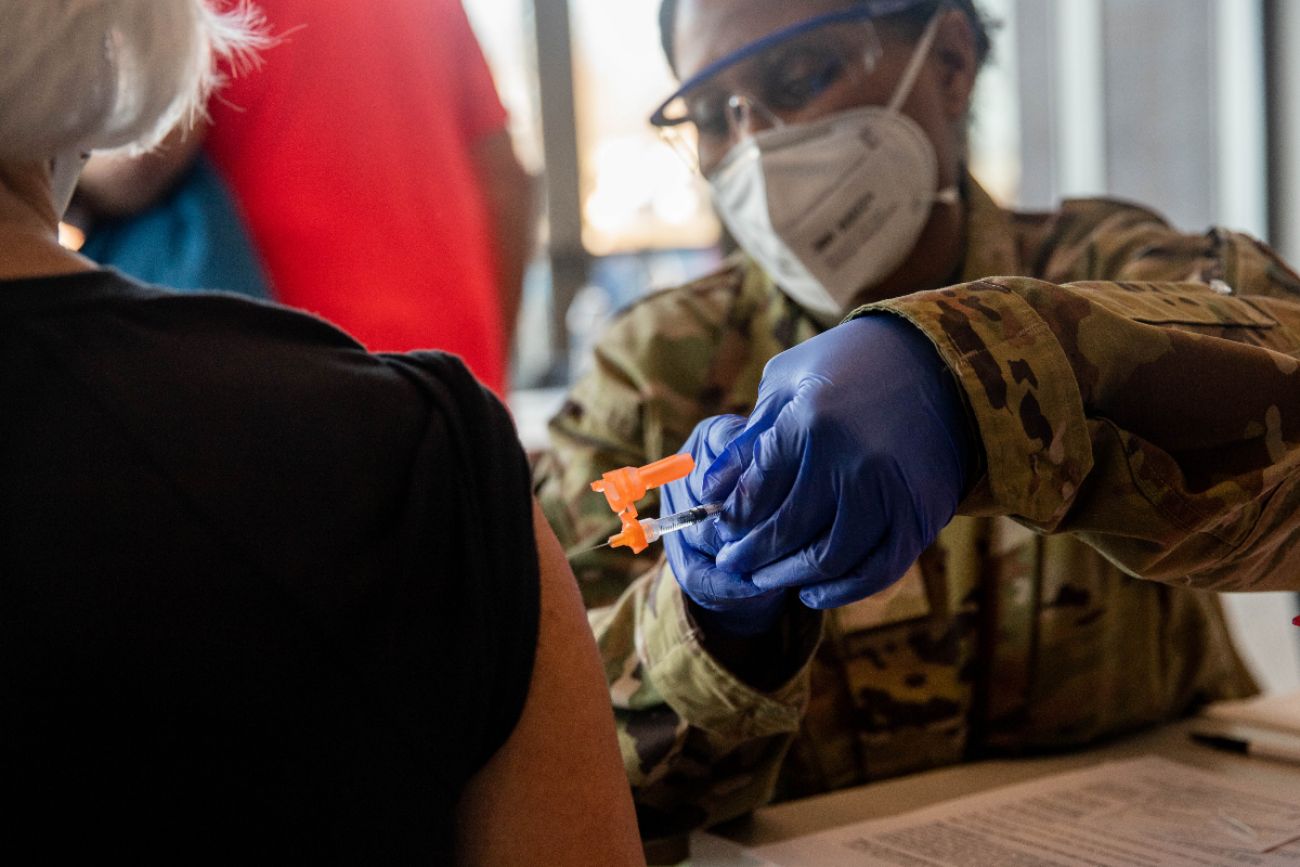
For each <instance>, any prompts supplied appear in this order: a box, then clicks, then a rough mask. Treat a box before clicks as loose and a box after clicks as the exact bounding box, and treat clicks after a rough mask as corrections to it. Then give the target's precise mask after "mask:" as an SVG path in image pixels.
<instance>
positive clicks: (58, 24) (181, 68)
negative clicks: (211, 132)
mask: <svg viewBox="0 0 1300 867" xmlns="http://www.w3.org/2000/svg"><path fill="white" fill-rule="evenodd" d="M0 22H2V23H0V159H17V160H36V159H48V158H50V157H52V156H54V155H55V154H58V153H63V152H66V151H69V150H81V151H90V150H98V149H109V148H120V147H125V146H132V149H133V150H145V149H148V148H150V147H152V146H153V145H155V144H157V143H158V141H159V140H161V139H162V137H163V136H165V135H166V134H167V133H168V132H169V131H170V130H171V129H172V128H173V127H174V126H175V125H176V124H177V123H178V122H179V121H181V120H182V119H184V120H186V121H189V122H192V121H193V120H194V117H195V116H196V115H197V114H200V113H202V112H203V110H204V105H205V103H206V101H207V97H208V94H209V93H210V92H211V90H212V89H213V87H215V86H216V85H217V84H218V83H219V76H218V73H217V68H216V62H217V60H218V59H219V58H223V57H228V58H231V59H232V61H234V62H236V63H243V62H247V61H249V60H251V59H253V58H255V54H254V52H255V50H256V49H258V48H260V47H262V46H264V45H265V44H266V36H265V34H264V33H263V29H262V18H261V15H260V13H258V12H257V11H256V9H255V8H253V7H252V6H249V5H247V4H245V3H240V4H239V5H234V4H228V8H227V9H226V11H218V9H217V8H216V4H215V2H214V0H0Z"/></svg>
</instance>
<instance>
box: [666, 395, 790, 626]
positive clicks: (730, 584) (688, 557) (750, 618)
mask: <svg viewBox="0 0 1300 867" xmlns="http://www.w3.org/2000/svg"><path fill="white" fill-rule="evenodd" d="M744 426H745V420H744V419H743V418H741V417H740V416H735V415H729V416H714V417H713V418H707V419H705V420H704V421H702V422H700V423H699V424H698V425H696V427H695V430H694V431H693V432H692V433H691V436H690V438H689V439H687V441H686V444H685V445H684V446H683V447H682V451H685V452H689V453H690V454H691V456H692V457H694V458H695V469H694V470H693V471H692V472H691V474H690V475H688V476H687V477H686V478H684V479H678V480H677V481H674V482H669V483H668V484H667V485H664V487H663V490H662V496H661V503H662V505H661V507H660V514H661V515H671V514H675V513H676V512H681V511H683V510H685V509H692V508H695V507H696V506H700V505H704V504H705V503H708V502H716V501H715V500H704V499H702V498H701V497H700V484H701V482H702V481H703V478H704V473H705V471H706V470H707V469H708V468H709V466H710V465H712V464H713V462H714V460H715V459H716V458H717V457H718V455H720V454H721V453H722V449H723V447H725V446H726V445H727V444H728V443H730V442H731V441H732V440H733V439H734V438H735V436H736V435H737V434H739V433H740V432H741V430H742V429H743V428H744ZM720 547H722V539H721V538H720V537H719V536H718V519H717V518H716V517H715V518H708V519H706V520H704V521H701V522H700V523H698V524H694V525H692V526H690V527H687V528H686V529H685V530H682V531H681V532H678V533H673V534H672V535H669V536H665V537H664V550H665V552H666V553H667V555H668V562H669V564H670V565H671V566H672V567H673V574H674V575H675V576H676V577H677V583H678V584H680V585H681V588H682V592H684V593H685V594H686V595H687V596H688V597H690V598H691V599H692V600H694V601H695V604H697V605H698V606H700V607H701V608H704V609H707V610H708V611H709V612H711V614H710V615H709V617H708V621H709V625H710V626H712V627H716V628H719V629H721V630H722V631H724V632H726V633H728V634H730V635H733V636H750V635H758V634H760V633H762V632H765V631H767V630H768V629H769V628H771V627H772V626H773V625H774V624H775V623H776V621H777V619H778V618H779V617H780V616H781V609H782V607H783V603H784V597H785V592H784V591H782V590H777V591H764V590H760V589H759V588H757V587H755V586H754V583H753V582H752V581H750V580H749V576H747V575H737V574H732V573H728V572H724V571H723V570H721V569H719V568H718V567H717V566H716V565H715V564H714V562H713V558H714V556H715V555H716V554H717V553H718V549H719V548H720Z"/></svg>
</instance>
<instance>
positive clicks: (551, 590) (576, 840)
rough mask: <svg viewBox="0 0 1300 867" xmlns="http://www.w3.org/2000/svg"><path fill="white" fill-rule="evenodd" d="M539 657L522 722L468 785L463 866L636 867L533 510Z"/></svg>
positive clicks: (580, 644) (564, 602)
mask: <svg viewBox="0 0 1300 867" xmlns="http://www.w3.org/2000/svg"><path fill="white" fill-rule="evenodd" d="M533 530H534V534H535V537H536V541H537V552H538V559H539V565H540V573H541V612H540V623H539V628H538V637H537V655H536V659H535V662H534V667H533V675H532V681H531V684H530V686H529V691H528V699H527V702H526V703H525V705H524V710H523V714H522V716H521V717H520V719H519V722H518V724H517V725H516V726H515V729H514V731H513V732H512V734H511V735H510V737H509V739H508V740H507V741H506V742H505V744H504V745H503V746H502V747H501V748H500V749H499V750H498V751H497V752H496V754H495V755H493V757H492V758H491V760H490V761H489V762H488V763H487V764H486V765H485V766H484V767H483V768H482V769H481V770H480V771H479V772H478V773H477V774H475V775H474V777H473V778H472V779H471V780H470V783H469V785H468V786H467V787H466V789H465V792H464V795H463V797H462V799H461V804H460V807H459V809H458V813H457V823H458V826H459V832H460V842H459V847H458V848H459V855H458V858H459V861H460V863H463V864H478V865H496V864H500V865H513V864H526V863H543V862H544V863H546V864H554V865H558V867H563V865H570V864H571V865H588V864H602V865H603V864H609V865H618V864H641V863H644V861H643V858H642V855H641V845H640V842H639V840H638V836H637V831H636V818H635V814H634V812H633V809H632V798H631V794H630V791H629V789H628V784H627V781H626V779H625V777H624V775H623V769H622V762H621V760H620V757H619V751H618V746H617V743H616V740H615V735H614V721H613V715H612V711H611V709H610V705H609V698H608V695H607V693H606V691H605V681H604V677H603V674H602V672H601V669H600V664H599V661H598V658H597V655H596V649H595V644H594V642H593V639H592V636H591V631H590V629H589V628H588V626H587V620H586V617H585V615H584V613H583V608H582V601H581V599H580V598H579V595H578V590H577V587H576V586H575V584H574V581H573V575H572V573H571V572H570V571H569V568H568V564H567V562H566V561H565V559H564V553H563V551H561V550H560V546H559V544H558V542H556V540H555V536H554V534H553V533H552V532H551V530H550V528H549V527H548V526H547V524H546V521H545V519H543V518H542V516H541V513H540V511H539V510H538V509H537V508H536V507H534V510H533Z"/></svg>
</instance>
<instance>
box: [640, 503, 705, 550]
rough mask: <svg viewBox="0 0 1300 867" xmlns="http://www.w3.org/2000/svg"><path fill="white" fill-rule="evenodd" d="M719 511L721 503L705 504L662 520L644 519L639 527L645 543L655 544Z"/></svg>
mask: <svg viewBox="0 0 1300 867" xmlns="http://www.w3.org/2000/svg"><path fill="white" fill-rule="evenodd" d="M720 511H722V504H721V503H707V504H705V505H703V506H696V507H695V508H694V509H686V510H685V511H681V512H677V513H676V514H673V515H665V516H664V517H662V518H645V519H643V520H642V521H641V527H642V528H643V529H644V530H645V538H646V541H647V542H655V541H658V540H659V539H660V538H662V537H664V536H667V535H668V534H669V533H676V532H677V531H678V530H684V529H686V528H687V527H689V526H691V525H692V524H698V523H700V521H703V520H704V519H705V518H708V517H711V516H712V515H716V514H717V513H718V512H720Z"/></svg>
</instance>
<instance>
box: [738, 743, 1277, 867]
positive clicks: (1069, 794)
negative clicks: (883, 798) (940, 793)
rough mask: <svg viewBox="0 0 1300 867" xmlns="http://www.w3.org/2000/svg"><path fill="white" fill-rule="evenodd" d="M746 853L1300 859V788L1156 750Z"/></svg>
mask: <svg viewBox="0 0 1300 867" xmlns="http://www.w3.org/2000/svg"><path fill="white" fill-rule="evenodd" d="M749 854H751V855H752V856H754V857H757V858H759V859H762V860H763V861H765V862H770V863H771V864H775V865H781V867H796V865H798V867H805V865H810V864H816V865H819V867H862V865H868V864H870V865H889V867H948V865H952V867H981V865H987V867H1065V865H1087V867H1166V865H1167V867H1186V865H1205V867H1228V865H1232V867H1241V865H1252V867H1253V865H1263V867H1273V865H1292V867H1300V791H1294V790H1292V789H1291V788H1288V787H1285V786H1280V785H1275V784H1262V783H1261V784H1255V783H1242V782H1240V781H1237V780H1232V781H1225V780H1223V779H1221V778H1220V777H1217V776H1216V775H1214V774H1213V773H1210V772H1208V771H1203V770H1200V769H1199V768H1193V767H1190V766H1187V765H1183V764H1180V763H1178V762H1173V761H1170V760H1168V759H1163V758H1159V757H1155V756H1148V757H1144V758H1140V759H1133V760H1129V761H1122V762H1111V763H1107V764H1104V765H1100V766H1097V767H1094V768H1089V769H1087V770H1083V771H1073V772H1070V773H1066V774H1059V775H1056V776H1052V777H1048V778H1046V779H1042V780H1034V781H1032V782H1028V783H1022V784H1020V785H1016V786H1009V787H1006V788H1002V789H995V790H993V791H991V792H986V793H984V794H980V795H973V796H970V797H966V798H961V799H958V800H954V801H949V802H947V803H943V804H937V805H935V806H932V807H927V808H924V809H922V810H917V811H914V812H911V813H907V814H904V815H902V816H895V817H892V818H888V819H875V820H871V821H867V822H861V823H859V824H856V825H849V826H846V827H843V828H837V829H835V830H833V831H826V832H822V833H820V834H814V835H809V836H806V837H799V838H796V839H793V840H788V841H785V842H783V843H775V844H771V845H767V846H760V847H757V848H754V849H752V850H750V852H749Z"/></svg>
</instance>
